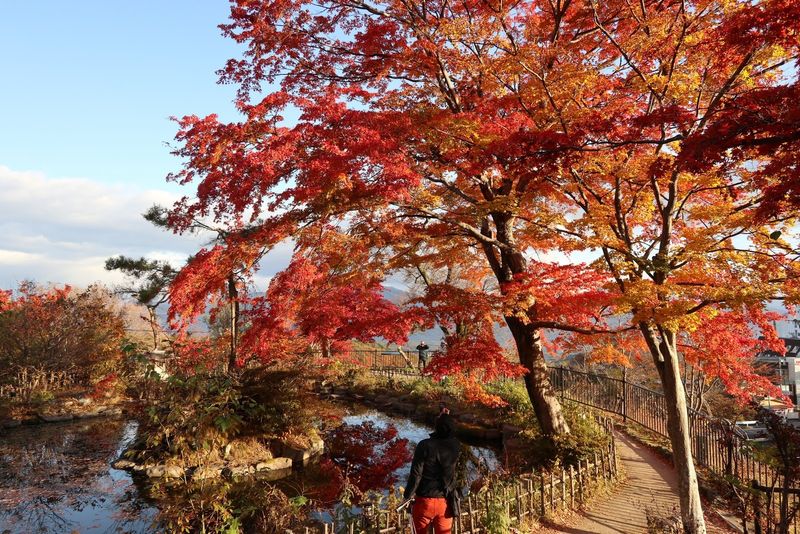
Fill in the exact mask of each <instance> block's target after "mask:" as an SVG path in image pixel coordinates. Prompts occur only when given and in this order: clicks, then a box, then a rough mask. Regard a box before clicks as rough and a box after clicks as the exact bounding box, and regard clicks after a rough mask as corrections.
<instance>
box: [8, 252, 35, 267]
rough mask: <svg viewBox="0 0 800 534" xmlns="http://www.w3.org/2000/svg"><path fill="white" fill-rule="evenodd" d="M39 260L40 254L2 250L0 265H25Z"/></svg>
mask: <svg viewBox="0 0 800 534" xmlns="http://www.w3.org/2000/svg"><path fill="white" fill-rule="evenodd" d="M39 258H40V256H39V255H38V254H30V253H28V252H20V251H18V250H3V249H0V265H25V264H26V263H30V262H32V261H35V260H38V259H39Z"/></svg>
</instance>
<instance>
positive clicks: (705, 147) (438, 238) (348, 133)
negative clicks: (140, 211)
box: [169, 0, 797, 532]
mask: <svg viewBox="0 0 800 534" xmlns="http://www.w3.org/2000/svg"><path fill="white" fill-rule="evenodd" d="M783 8H787V9H796V6H793V2H789V1H787V0H776V1H765V2H760V3H757V4H751V3H748V2H740V1H736V0H703V1H692V2H687V1H679V0H673V1H653V0H644V1H642V2H638V3H635V4H634V3H630V2H627V1H623V0H611V1H608V2H602V3H598V2H594V1H592V0H585V1H570V0H548V1H539V0H528V1H517V2H511V3H505V2H492V1H491V0H465V1H462V2H458V3H453V2H449V1H447V0H403V1H396V0H375V1H367V0H353V1H350V0H323V1H321V2H314V3H311V2H305V1H303V0H238V1H234V2H232V9H231V21H230V23H228V24H225V25H223V26H222V29H223V32H224V33H225V34H226V35H227V36H229V37H231V38H233V39H234V40H235V41H237V42H238V43H241V44H242V45H244V46H245V52H244V55H243V57H242V58H240V59H232V60H230V61H229V62H228V63H227V65H226V66H225V68H224V69H222V71H221V81H222V82H224V83H233V84H237V85H238V87H239V92H238V98H237V101H236V104H237V107H238V110H239V111H240V112H241V114H242V118H241V120H238V121H234V122H222V121H220V120H219V118H218V117H217V116H216V115H210V116H207V117H204V118H199V117H195V116H189V117H184V118H183V119H180V121H179V124H180V130H179V133H178V135H177V141H178V142H179V148H178V149H177V150H176V154H177V155H178V156H180V157H182V158H183V160H184V168H183V169H182V170H181V171H180V172H177V173H175V174H174V175H172V177H171V178H172V179H174V180H176V181H178V182H180V183H183V184H189V183H192V182H195V183H196V184H197V191H196V194H195V195H193V196H187V197H186V198H184V199H183V200H181V201H180V202H178V203H177V204H176V205H175V206H174V208H173V210H172V212H171V214H170V219H169V223H170V225H171V226H172V227H173V228H174V229H175V230H176V231H179V232H180V231H185V230H186V229H188V228H189V227H190V225H191V221H194V220H197V219H202V218H212V219H214V221H215V224H218V225H223V226H225V228H226V232H227V235H228V238H227V239H226V240H225V242H224V243H220V244H218V245H217V246H216V247H214V248H212V249H209V250H206V251H202V252H201V253H200V254H198V256H197V261H194V262H191V263H190V264H189V266H188V267H187V268H186V269H185V270H184V275H183V276H182V277H179V279H178V281H177V282H176V284H175V285H174V286H173V296H174V301H173V303H172V304H173V306H174V307H175V309H176V310H177V311H178V312H181V313H185V314H188V315H191V314H192V313H197V312H198V310H199V309H201V308H202V306H203V300H202V299H203V296H204V295H205V294H206V289H208V288H212V287H216V286H218V285H220V284H221V283H222V282H223V278H222V276H223V274H224V273H226V272H230V268H231V266H233V265H251V266H252V265H255V262H254V261H253V260H254V258H256V257H259V255H261V254H264V253H265V251H268V250H269V249H270V248H272V247H274V246H275V245H276V244H278V243H280V242H282V241H285V240H288V239H299V246H298V249H297V250H298V252H297V254H296V255H295V258H294V260H293V262H292V265H291V266H290V268H289V271H286V272H291V271H292V270H294V271H295V272H297V273H302V274H303V276H302V277H299V278H298V277H290V276H289V275H287V274H285V273H284V274H283V275H282V283H283V284H289V285H290V286H292V287H294V288H295V289H292V290H289V289H284V288H281V287H277V286H275V287H274V288H272V289H273V290H272V291H271V292H272V296H270V297H269V298H268V299H267V300H269V301H270V302H268V303H266V304H265V306H264V307H263V309H264V310H265V311H264V314H263V316H264V317H267V316H269V315H270V314H273V319H271V320H274V318H275V317H274V313H273V310H276V309H278V308H279V306H281V305H283V306H285V309H287V310H289V309H290V308H291V307H292V306H294V308H292V309H293V311H292V313H299V314H300V315H296V316H293V317H290V318H288V320H289V321H290V322H291V324H292V325H299V324H300V323H301V322H302V321H300V320H299V319H298V317H301V316H302V313H310V310H312V309H313V308H314V307H315V306H319V307H320V308H321V309H325V307H326V306H328V305H329V303H327V302H326V301H325V296H326V295H328V294H330V290H325V289H324V288H325V286H326V285H329V284H331V283H332V280H347V284H348V286H347V287H348V288H350V289H351V290H352V291H350V292H349V293H347V292H346V291H343V289H344V288H343V286H341V285H338V286H337V284H335V283H334V286H333V287H338V289H337V290H336V292H337V296H336V298H335V299H334V301H333V302H335V301H336V299H340V300H339V302H351V303H352V302H354V300H353V299H355V300H358V301H360V302H364V303H371V304H372V305H378V308H379V309H380V312H381V314H382V313H384V312H385V313H390V314H394V313H396V314H402V313H409V308H406V309H399V308H398V309H397V310H390V309H389V308H388V307H386V306H383V307H381V306H380V305H381V302H380V297H379V292H380V284H381V283H382V282H383V280H385V278H386V277H387V276H389V275H390V274H392V273H394V272H396V271H397V270H404V271H407V270H408V269H409V268H414V266H415V263H418V264H419V263H420V262H425V263H426V264H430V262H431V259H432V258H436V257H437V256H439V255H444V256H445V260H446V261H445V262H444V263H442V265H449V266H451V267H452V266H459V265H460V266H464V267H466V268H469V269H473V268H474V267H475V266H476V265H480V266H481V268H482V269H484V270H485V273H486V278H485V279H484V280H480V281H477V282H478V283H474V284H467V285H464V284H453V283H450V284H437V283H433V284H428V287H427V289H426V291H425V295H423V296H422V297H421V298H420V299H418V300H417V301H416V303H412V304H411V307H412V309H413V306H415V305H416V306H422V305H424V306H423V307H425V308H426V309H427V310H428V312H429V313H430V314H431V315H434V316H436V317H434V318H435V319H436V320H444V321H449V324H450V325H452V326H455V325H456V324H459V322H463V321H464V320H465V319H466V320H474V321H477V324H478V325H479V327H476V328H474V329H473V330H472V332H473V334H472V335H470V336H465V337H464V338H463V339H462V340H460V341H462V342H461V343H453V344H452V350H451V346H448V351H447V354H446V355H445V357H444V358H443V359H442V360H441V362H439V363H438V365H443V366H450V368H451V369H457V370H459V371H462V372H466V373H470V372H473V371H474V372H480V369H481V366H485V363H482V362H485V361H486V359H481V358H480V357H478V356H477V355H479V354H497V352H498V351H497V347H496V342H494V339H493V334H492V328H491V325H492V324H493V321H495V320H500V321H502V322H504V323H505V324H506V326H507V327H508V329H509V330H510V332H511V334H512V338H513V341H514V345H515V347H516V350H517V353H518V356H519V362H520V365H521V367H522V370H523V371H524V377H525V383H526V386H527V390H528V393H529V396H530V399H531V402H532V405H533V408H534V411H535V413H536V416H537V418H538V420H539V423H540V426H541V428H542V429H543V430H544V431H545V432H546V433H548V434H551V435H557V434H565V433H568V432H569V426H568V424H567V422H566V420H565V419H564V416H563V414H562V411H561V407H560V405H559V403H558V400H557V398H556V397H555V395H554V392H553V390H552V387H551V385H550V382H549V377H548V370H547V365H546V361H545V354H544V352H545V351H544V348H543V345H544V343H545V341H546V340H545V339H543V331H544V330H545V329H551V330H555V331H560V332H567V333H570V334H573V335H576V336H588V335H596V334H602V335H608V334H610V333H611V332H612V331H616V330H623V331H626V332H627V333H630V332H632V331H636V332H638V333H639V334H640V336H641V341H642V344H643V345H644V347H645V348H646V351H647V353H649V355H650V356H651V357H652V360H653V363H654V365H655V367H656V369H657V370H658V373H659V376H660V378H661V381H662V384H663V389H664V392H665V395H666V397H667V400H668V402H667V406H668V407H669V411H668V422H669V429H670V438H671V442H672V446H673V452H674V456H675V459H676V467H677V471H678V473H679V480H680V486H681V509H682V515H683V521H684V526H685V528H686V530H687V532H704V531H705V525H704V520H703V515H702V509H701V506H700V500H699V493H698V490H697V481H696V475H695V472H694V466H693V460H692V455H691V447H690V436H689V427H688V410H687V408H686V405H685V391H684V389H683V384H682V381H681V375H680V368H679V366H678V365H677V362H678V354H679V351H682V350H683V348H685V349H686V350H685V351H684V357H685V358H687V359H689V360H692V361H694V362H696V363H698V364H700V363H701V362H702V363H703V364H704V365H705V367H706V370H707V371H708V372H710V373H716V374H717V375H719V376H720V377H721V378H722V379H723V380H725V381H726V383H727V384H728V385H729V386H730V388H731V389H732V390H734V391H739V392H743V394H749V393H752V392H753V391H754V386H753V384H756V385H758V384H757V383H756V382H753V381H749V380H747V379H748V378H750V377H751V376H752V374H751V373H750V372H749V368H748V367H747V366H746V365H745V364H746V362H748V361H749V355H748V354H746V353H747V352H748V351H750V350H751V349H752V348H754V345H753V343H749V342H748V343H744V342H743V343H740V344H738V345H737V346H736V347H733V350H729V351H727V352H724V353H723V354H720V353H719V352H718V351H716V350H715V351H714V352H710V349H711V347H723V346H725V343H724V342H723V339H724V337H725V335H726V333H728V332H731V331H734V332H736V336H737V340H738V339H741V338H742V337H743V336H744V337H746V336H745V334H744V332H745V330H744V329H743V328H744V327H743V325H756V326H758V328H759V329H760V330H761V333H762V335H763V336H764V337H765V339H764V341H763V343H762V344H763V345H764V346H773V347H774V346H777V345H778V344H779V342H778V341H777V338H776V336H775V334H774V332H773V331H772V330H771V326H770V324H769V320H770V319H771V316H770V315H769V314H768V313H767V312H766V311H765V308H764V304H765V302H766V301H768V300H769V299H771V298H773V297H776V296H777V297H779V296H783V295H784V294H785V293H786V291H787V287H789V286H787V280H789V279H791V278H792V276H793V274H792V268H791V261H790V260H791V258H790V257H788V256H787V255H786V254H785V248H786V247H787V246H789V242H788V241H787V240H786V239H785V237H784V238H782V239H783V241H776V240H775V236H776V235H777V234H776V232H781V234H782V235H784V236H785V235H788V233H789V231H790V229H791V219H790V218H785V219H784V220H781V221H779V220H777V219H776V218H775V217H772V216H765V215H764V214H763V213H762V212H759V206H760V205H761V204H762V203H763V202H764V198H766V197H765V192H766V191H768V190H770V189H769V188H770V187H771V188H772V190H775V188H776V187H780V183H781V180H780V176H781V173H784V174H785V173H790V175H791V172H793V171H791V170H787V168H788V169H791V168H792V167H791V166H792V165H793V163H792V162H793V160H792V159H791V158H792V157H793V156H792V155H791V154H790V151H788V149H787V150H786V151H784V153H782V154H780V155H777V154H775V153H774V151H772V152H771V151H769V150H766V149H765V148H762V149H759V150H757V149H756V147H766V146H767V145H764V144H759V143H754V142H753V141H752V140H753V139H756V138H757V139H766V138H768V137H770V136H771V137H772V138H773V141H774V143H776V144H778V145H780V146H785V145H784V143H790V142H791V139H792V138H791V137H790V138H785V136H786V135H788V134H786V132H787V131H792V130H791V128H793V126H792V125H793V124H794V122H793V121H794V120H795V118H794V117H795V115H793V114H792V113H793V112H792V111H789V112H786V110H785V109H782V106H781V105H778V104H775V105H773V106H772V107H771V109H772V111H773V113H774V116H772V117H771V118H770V117H767V119H766V122H765V123H764V124H758V123H756V124H753V125H750V126H748V127H745V128H741V129H739V130H736V131H735V132H733V131H732V129H731V128H732V125H738V124H739V122H738V121H741V120H742V117H747V116H748V115H747V112H748V110H749V112H750V113H751V114H752V113H756V112H755V111H754V110H756V109H757V104H754V103H753V102H755V101H759V102H768V101H769V99H772V101H774V102H776V103H777V102H783V104H784V105H783V108H786V107H788V108H789V109H790V110H791V109H794V110H796V107H793V106H796V104H794V103H793V102H792V101H791V100H790V95H791V88H792V87H794V86H793V85H792V83H794V82H793V79H794V78H795V77H796V72H794V71H792V69H791V68H786V66H787V65H790V64H791V63H792V62H793V60H794V56H793V54H794V52H793V51H794V50H796V40H797V32H796V21H797V17H792V16H787V15H785V10H784V9H783ZM753 21H757V22H753ZM793 47H794V48H793ZM759 95H762V96H759ZM781 95H783V96H781ZM781 98H782V100H781ZM289 114H291V116H292V117H297V118H296V119H293V120H291V121H288V120H286V119H285V118H284V116H289ZM776 122H777V123H780V124H782V125H783V126H782V127H775V128H770V125H773V124H774V123H776ZM748 128H749V129H748ZM781 128H783V129H781ZM794 131H795V132H796V130H794ZM728 134H730V135H728ZM792 135H794V134H792ZM726 140H727V142H728V144H727V145H726V144H725V143H726ZM781 157H783V159H781ZM770 164H772V165H770ZM775 194H778V193H775ZM331 229H335V230H336V232H337V233H338V234H339V235H341V236H346V239H344V238H343V239H344V240H343V242H342V245H341V249H342V251H344V253H345V255H346V253H347V252H348V251H349V250H351V249H352V250H354V251H355V252H356V254H355V256H356V257H357V258H358V261H357V262H356V263H353V264H351V265H350V266H349V267H348V268H347V269H346V270H345V271H346V272H347V273H348V274H347V276H346V277H342V276H341V272H342V271H341V270H339V271H337V268H335V265H337V263H338V262H339V261H340V260H341V258H340V257H339V258H337V255H336V254H331V251H330V249H329V248H326V247H325V246H323V245H321V244H319V245H318V244H315V243H314V241H313V239H310V238H308V236H311V235H315V234H320V233H325V232H329V231H331ZM298 236H300V237H299V238H298ZM563 253H575V254H577V256H573V257H577V258H583V259H585V262H586V263H587V264H586V265H584V264H578V263H576V262H565V261H563V256H562V254H563ZM339 256H341V254H340V255H339ZM331 258H337V259H336V261H330V259H331ZM595 260H596V261H595ZM332 277H333V278H332ZM297 280H303V282H298V281H297ZM300 286H302V289H303V293H302V294H303V297H302V298H301V299H300V300H301V301H302V303H301V304H299V305H300V306H301V308H298V307H297V306H296V305H295V304H294V301H295V299H296V298H297V297H296V295H297V294H299V293H292V291H295V290H296V289H301V287H300ZM348 299H349V300H348ZM281 303H283V304H281ZM302 309H306V310H308V312H302V311H301V310H302ZM351 310H352V311H351ZM361 310H362V309H360V308H358V307H352V306H339V307H338V308H336V312H335V313H336V314H337V319H336V321H335V323H336V324H337V325H341V327H340V326H336V328H331V329H328V332H327V333H326V334H325V335H326V336H329V335H332V334H331V332H334V331H338V332H339V334H336V335H344V333H345V332H346V333H347V335H351V336H353V337H357V336H356V333H355V332H356V330H359V329H360V328H364V327H366V326H367V325H366V324H364V323H363V322H359V321H358V320H356V319H357V318H358V317H357V315H358V314H360V313H362V311H361ZM379 316H380V317H383V318H384V319H385V318H386V316H384V315H379ZM398 316H399V315H398ZM610 316H614V319H613V320H610V319H609V317H610ZM620 318H622V319H620ZM382 320H383V319H382ZM620 323H622V324H620ZM384 324H388V323H387V322H384ZM402 324H403V325H405V327H408V328H410V327H412V326H413V325H414V324H415V323H414V321H411V320H406V321H404V322H403V323H402ZM399 325H400V323H398V326H399ZM277 326H279V325H277V324H276V327H277ZM284 326H285V325H284ZM356 326H358V328H355V327H356ZM350 327H353V328H352V329H350V330H348V328H350ZM322 330H323V329H320V328H317V327H316V326H314V327H313V328H312V325H309V327H308V328H306V331H307V332H309V333H310V332H312V331H318V332H322ZM400 330H402V328H400V329H399V330H398V332H397V334H398V337H402V335H403V333H402V332H400ZM264 332H265V335H266V330H264ZM372 333H376V332H374V331H373V332H372ZM364 335H365V336H366V335H372V334H368V333H366V332H365V333H364ZM593 339H594V338H593ZM600 339H601V340H602V339H604V338H602V337H601V338H600ZM601 342H602V341H601ZM493 343H494V344H493ZM490 361H497V360H496V359H490ZM509 371H510V370H509ZM761 385H763V384H761Z"/></svg>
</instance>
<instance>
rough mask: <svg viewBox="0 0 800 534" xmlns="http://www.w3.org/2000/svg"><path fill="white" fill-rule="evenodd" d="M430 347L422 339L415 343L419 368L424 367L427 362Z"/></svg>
mask: <svg viewBox="0 0 800 534" xmlns="http://www.w3.org/2000/svg"><path fill="white" fill-rule="evenodd" d="M429 348H430V347H429V346H428V344H427V343H425V342H424V341H420V343H419V345H417V354H418V356H419V368H420V370H422V369H425V366H426V365H427V364H428V349H429Z"/></svg>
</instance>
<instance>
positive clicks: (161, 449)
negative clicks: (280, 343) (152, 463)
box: [140, 369, 324, 465]
mask: <svg viewBox="0 0 800 534" xmlns="http://www.w3.org/2000/svg"><path fill="white" fill-rule="evenodd" d="M307 382H308V381H307V379H306V378H304V375H303V374H302V373H301V372H300V371H297V370H282V369H255V370H248V371H246V372H245V373H243V374H242V375H241V376H240V377H235V376H229V375H208V374H192V375H190V376H180V375H174V376H171V377H170V378H169V379H167V380H166V381H165V382H164V383H163V385H162V387H161V391H160V394H159V395H157V399H156V400H155V401H153V403H151V404H150V405H149V406H148V407H147V409H146V410H145V412H146V418H145V421H144V422H143V424H142V426H141V430H140V435H141V436H142V437H143V441H144V450H143V451H142V452H141V454H140V456H142V457H144V458H158V459H178V458H180V459H182V460H183V462H184V463H189V464H194V465H198V464H199V463H202V461H203V459H205V460H204V461H209V460H213V459H215V458H218V457H221V456H224V455H225V453H224V449H225V447H226V446H228V445H229V444H231V443H232V442H233V441H234V440H238V442H240V443H244V442H248V443H249V444H248V445H247V447H245V448H247V449H250V450H255V449H257V448H258V446H257V443H258V442H261V443H266V442H267V441H269V440H270V439H272V438H277V437H285V436H287V435H290V434H294V435H295V436H298V437H300V439H302V436H304V435H307V434H309V432H311V429H312V427H313V425H314V422H315V421H316V420H318V419H319V418H320V417H322V416H324V412H323V411H321V410H319V409H317V401H316V400H315V397H314V396H313V395H312V393H311V391H310V389H309V387H308V384H307Z"/></svg>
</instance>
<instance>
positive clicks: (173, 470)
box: [145, 464, 185, 478]
mask: <svg viewBox="0 0 800 534" xmlns="http://www.w3.org/2000/svg"><path fill="white" fill-rule="evenodd" d="M184 473H185V470H184V469H183V467H179V466H177V465H163V464H158V465H151V466H150V467H148V468H147V469H145V474H146V475H147V476H148V477H150V478H181V477H182V476H183V474H184Z"/></svg>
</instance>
